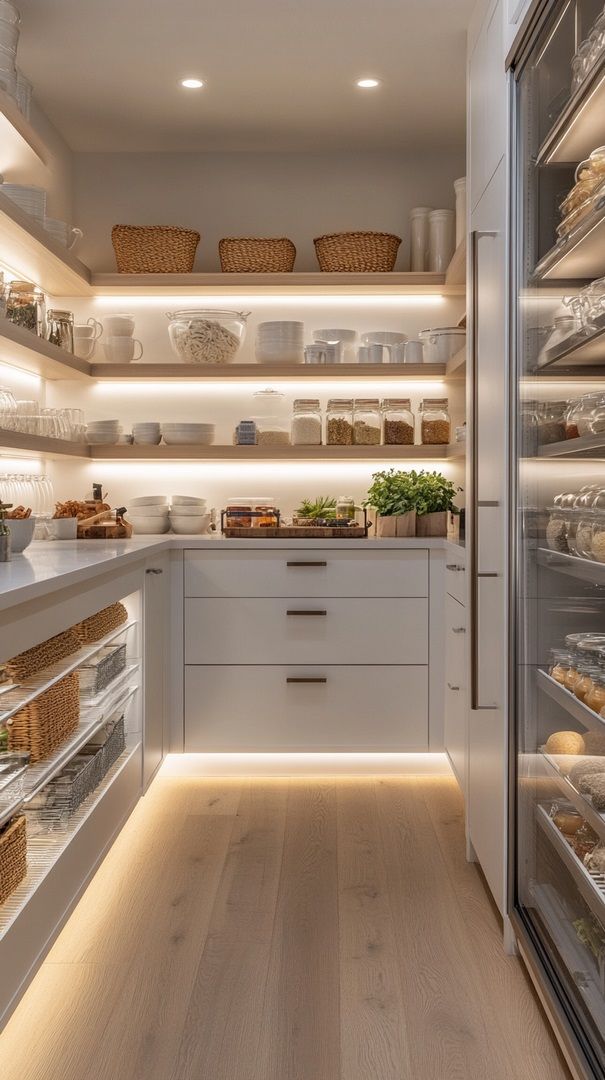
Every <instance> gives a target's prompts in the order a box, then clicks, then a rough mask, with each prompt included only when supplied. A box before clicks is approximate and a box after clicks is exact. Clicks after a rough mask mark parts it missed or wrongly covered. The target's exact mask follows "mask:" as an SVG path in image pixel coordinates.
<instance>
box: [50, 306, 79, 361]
mask: <svg viewBox="0 0 605 1080" xmlns="http://www.w3.org/2000/svg"><path fill="white" fill-rule="evenodd" d="M46 337H47V339H48V341H50V343H51V344H52V345H57V346H58V348H59V349H65V351H66V352H70V353H73V351H74V313H73V311H59V310H58V309H57V308H51V309H50V310H49V311H48V313H47V316H46Z"/></svg>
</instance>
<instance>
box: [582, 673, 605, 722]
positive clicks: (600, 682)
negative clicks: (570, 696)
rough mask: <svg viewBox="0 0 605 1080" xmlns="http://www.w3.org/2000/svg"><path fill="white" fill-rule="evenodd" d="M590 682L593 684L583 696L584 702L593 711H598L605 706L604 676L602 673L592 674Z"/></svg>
mask: <svg viewBox="0 0 605 1080" xmlns="http://www.w3.org/2000/svg"><path fill="white" fill-rule="evenodd" d="M592 682H593V685H592V687H591V689H590V690H589V691H588V693H587V694H586V697H585V698H584V704H585V705H587V706H588V708H589V709H592V711H593V712H596V713H600V712H601V709H602V708H604V707H605V676H604V675H603V674H602V673H601V674H600V675H594V676H593V680H592Z"/></svg>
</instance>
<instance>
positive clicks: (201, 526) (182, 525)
mask: <svg viewBox="0 0 605 1080" xmlns="http://www.w3.org/2000/svg"><path fill="white" fill-rule="evenodd" d="M209 524H210V514H200V515H198V516H196V517H180V515H179V516H175V515H174V514H171V515H170V527H171V529H172V531H173V532H174V533H180V534H181V535H187V534H189V535H190V536H193V535H197V536H199V535H200V533H205V532H207V530H208V526H209Z"/></svg>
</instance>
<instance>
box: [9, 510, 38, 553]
mask: <svg viewBox="0 0 605 1080" xmlns="http://www.w3.org/2000/svg"><path fill="white" fill-rule="evenodd" d="M6 524H7V526H8V529H9V532H10V534H11V552H12V553H13V555H20V554H21V552H22V551H25V549H26V547H29V545H30V544H31V542H32V538H33V535H34V529H35V527H36V519H35V517H28V518H22V519H21V520H11V519H10V518H9V519H7V522H6Z"/></svg>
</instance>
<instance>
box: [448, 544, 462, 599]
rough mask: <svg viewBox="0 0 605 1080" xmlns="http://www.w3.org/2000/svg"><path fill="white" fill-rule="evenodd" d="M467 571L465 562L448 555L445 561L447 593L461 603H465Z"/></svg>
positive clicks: (457, 557)
mask: <svg viewBox="0 0 605 1080" xmlns="http://www.w3.org/2000/svg"><path fill="white" fill-rule="evenodd" d="M465 582H466V570H465V567H464V560H463V559H461V558H460V557H459V556H452V555H450V554H449V553H448V555H447V557H446V561H445V591H446V593H449V595H450V596H453V597H454V599H455V600H458V602H459V603H461V604H464V603H465Z"/></svg>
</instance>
